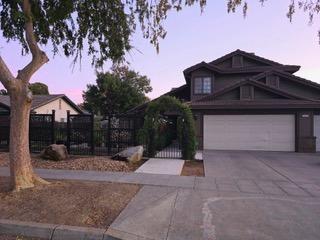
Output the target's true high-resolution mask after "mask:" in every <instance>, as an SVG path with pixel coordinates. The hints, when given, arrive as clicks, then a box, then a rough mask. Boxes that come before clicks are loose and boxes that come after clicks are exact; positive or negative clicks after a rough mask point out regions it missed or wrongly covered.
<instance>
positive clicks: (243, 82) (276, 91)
mask: <svg viewBox="0 0 320 240" xmlns="http://www.w3.org/2000/svg"><path fill="white" fill-rule="evenodd" d="M247 84H249V85H252V86H254V87H257V88H259V89H263V90H265V91H267V92H271V93H273V94H276V95H278V96H281V97H284V98H286V99H297V100H310V99H307V98H305V97H301V96H298V95H295V94H291V93H288V92H285V91H283V90H280V89H279V88H274V87H271V86H268V85H266V84H263V83H260V82H257V81H255V80H252V79H245V80H241V81H239V82H237V83H235V84H231V85H229V86H227V87H225V88H223V89H221V90H219V91H217V92H215V93H213V94H210V95H208V96H204V97H202V98H199V99H196V100H195V101H193V102H206V101H212V100H213V99H215V98H216V97H218V96H221V95H223V94H225V93H227V92H229V91H232V90H234V89H236V88H239V87H240V86H243V85H247Z"/></svg>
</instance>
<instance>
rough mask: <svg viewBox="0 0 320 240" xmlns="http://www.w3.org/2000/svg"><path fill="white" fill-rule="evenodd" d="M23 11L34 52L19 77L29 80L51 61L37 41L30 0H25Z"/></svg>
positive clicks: (30, 47) (29, 43) (19, 72)
mask: <svg viewBox="0 0 320 240" xmlns="http://www.w3.org/2000/svg"><path fill="white" fill-rule="evenodd" d="M22 9H23V13H24V15H25V25H24V28H25V31H26V41H27V44H28V47H29V49H30V52H31V54H32V60H31V62H30V63H29V64H28V65H27V66H25V67H24V68H23V69H22V70H20V71H18V76H17V78H19V79H21V80H22V81H24V82H29V80H30V78H31V76H32V75H33V74H34V73H35V72H36V71H37V70H38V69H39V68H40V67H42V66H43V65H44V64H45V63H47V62H48V61H49V58H48V57H47V55H46V54H45V52H43V51H42V50H41V49H40V48H39V46H38V43H37V39H36V37H35V35H34V31H33V19H32V12H31V4H30V1H29V0H23V7H22Z"/></svg>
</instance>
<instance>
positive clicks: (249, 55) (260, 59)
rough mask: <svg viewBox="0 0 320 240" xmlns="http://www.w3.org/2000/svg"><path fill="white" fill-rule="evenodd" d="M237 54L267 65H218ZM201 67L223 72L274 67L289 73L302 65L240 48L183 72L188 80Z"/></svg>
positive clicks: (258, 71)
mask: <svg viewBox="0 0 320 240" xmlns="http://www.w3.org/2000/svg"><path fill="white" fill-rule="evenodd" d="M235 55H241V56H244V57H246V58H249V59H252V60H255V61H257V62H261V63H264V64H266V66H245V67H236V68H223V67H220V66H218V64H219V63H221V62H223V61H225V60H227V59H229V58H232V57H233V56H235ZM201 68H205V69H208V70H210V71H214V72H217V73H221V74H234V73H261V72H265V71H270V70H273V69H277V70H280V71H284V72H289V73H295V72H297V71H298V70H299V69H300V66H297V65H285V64H281V63H278V62H275V61H272V60H269V59H266V58H263V57H260V56H257V55H255V54H253V53H248V52H245V51H242V50H240V49H238V50H236V51H233V52H231V53H228V54H226V55H224V56H222V57H220V58H218V59H216V60H214V61H211V62H209V63H206V62H204V61H202V62H200V63H198V64H195V65H193V66H191V67H189V68H186V69H185V70H184V71H183V74H184V77H185V79H186V81H188V80H189V78H190V73H191V72H193V71H195V70H197V69H201Z"/></svg>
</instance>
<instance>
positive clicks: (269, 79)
mask: <svg viewBox="0 0 320 240" xmlns="http://www.w3.org/2000/svg"><path fill="white" fill-rule="evenodd" d="M266 84H267V85H269V86H271V87H275V88H279V76H276V75H274V74H270V75H267V76H266Z"/></svg>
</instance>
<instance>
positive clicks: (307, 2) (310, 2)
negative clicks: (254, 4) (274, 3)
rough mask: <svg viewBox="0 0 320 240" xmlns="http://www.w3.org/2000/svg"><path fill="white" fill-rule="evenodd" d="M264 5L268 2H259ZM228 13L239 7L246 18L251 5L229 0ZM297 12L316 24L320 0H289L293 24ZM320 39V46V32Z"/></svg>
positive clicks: (240, 0)
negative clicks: (305, 15)
mask: <svg viewBox="0 0 320 240" xmlns="http://www.w3.org/2000/svg"><path fill="white" fill-rule="evenodd" d="M258 1H259V2H260V3H261V4H262V5H263V4H264V3H265V2H267V0H258ZM227 6H228V12H235V11H236V9H237V8H238V7H241V8H242V11H243V15H244V16H246V15H247V12H248V9H249V4H248V1H247V0H228V3H227ZM297 10H302V11H303V12H305V13H306V14H307V15H308V21H309V24H311V23H313V22H314V18H315V16H317V15H318V14H319V13H320V0H289V5H288V12H287V14H286V15H287V17H288V18H289V20H290V22H292V20H293V17H294V14H295V13H296V11H297ZM318 38H319V44H320V30H319V31H318Z"/></svg>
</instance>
